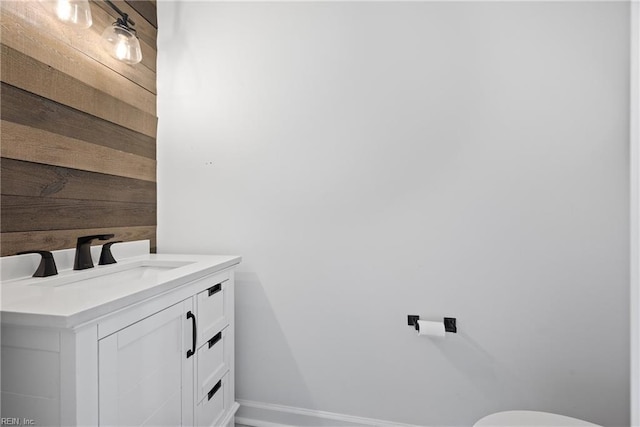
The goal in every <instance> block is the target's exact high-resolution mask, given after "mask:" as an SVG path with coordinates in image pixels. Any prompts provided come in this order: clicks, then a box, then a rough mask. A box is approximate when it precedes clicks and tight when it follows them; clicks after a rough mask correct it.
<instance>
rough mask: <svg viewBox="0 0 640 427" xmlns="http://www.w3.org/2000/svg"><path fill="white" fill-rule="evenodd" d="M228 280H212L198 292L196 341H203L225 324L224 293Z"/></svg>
mask: <svg viewBox="0 0 640 427" xmlns="http://www.w3.org/2000/svg"><path fill="white" fill-rule="evenodd" d="M228 283H229V281H228V280H225V281H221V282H217V283H216V282H214V283H213V284H212V285H211V286H210V287H209V288H207V289H205V290H204V291H202V292H200V293H198V298H197V305H198V306H197V309H196V310H197V313H198V333H199V336H198V342H199V343H204V342H205V341H206V340H208V339H210V338H211V337H212V336H213V335H215V334H216V333H217V332H218V331H220V330H221V329H222V328H224V327H225V326H226V325H227V323H228V322H227V319H226V316H225V315H226V311H227V307H226V306H225V300H226V298H225V294H226V288H227V284H228Z"/></svg>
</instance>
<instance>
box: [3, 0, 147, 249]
mask: <svg viewBox="0 0 640 427" xmlns="http://www.w3.org/2000/svg"><path fill="white" fill-rule="evenodd" d="M114 3H115V4H116V5H117V6H118V7H119V8H120V9H121V10H122V11H124V12H125V13H128V14H129V16H130V17H131V19H133V21H134V22H135V23H136V25H135V28H136V30H137V32H138V36H139V38H140V43H141V45H142V54H143V60H142V62H141V63H140V64H137V65H134V66H130V65H126V64H124V63H121V62H119V61H117V60H115V59H113V58H111V57H110V56H109V55H108V54H107V53H106V52H105V51H104V50H103V49H102V47H101V46H100V35H101V34H102V32H103V30H104V29H105V28H106V26H108V25H111V24H112V23H113V22H114V21H115V18H116V16H117V14H116V12H115V11H113V9H111V8H110V7H109V6H108V5H107V4H106V3H104V2H103V1H102V0H93V1H91V2H90V4H91V13H92V16H93V25H92V26H91V28H89V29H87V30H78V29H74V28H71V27H68V26H65V25H64V24H62V23H60V22H58V21H57V20H56V19H54V18H53V17H52V16H49V15H48V13H47V11H46V10H45V9H44V8H43V7H42V6H41V5H40V4H39V3H38V1H24V0H23V1H6V0H3V1H1V2H0V24H1V31H2V32H1V38H0V48H1V55H2V56H1V63H0V85H1V87H0V109H1V111H0V132H1V140H0V147H1V159H0V166H1V171H0V183H1V201H0V249H1V255H2V256H7V255H13V254H15V253H16V252H18V251H22V250H30V249H44V250H56V249H65V248H73V247H75V244H76V239H77V238H78V236H83V235H89V234H100V233H115V234H116V237H115V239H114V240H124V241H130V240H140V239H149V240H151V246H152V250H155V246H156V209H157V205H156V127H157V117H156V39H157V18H156V16H157V15H156V3H155V0H130V1H124V0H115V1H114ZM101 243H104V242H97V243H96V244H101Z"/></svg>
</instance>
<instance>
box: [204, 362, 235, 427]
mask: <svg viewBox="0 0 640 427" xmlns="http://www.w3.org/2000/svg"><path fill="white" fill-rule="evenodd" d="M228 380H229V375H228V374H227V375H225V376H224V377H222V378H221V379H220V380H218V381H217V382H216V383H215V384H214V385H213V387H212V388H211V389H210V390H209V391H208V392H207V395H206V396H205V397H204V399H202V401H201V402H200V403H199V404H198V406H197V408H196V424H197V425H198V426H214V425H217V424H216V422H217V421H218V420H220V419H221V417H223V416H224V414H225V413H226V412H227V410H228V409H229V407H230V405H231V399H230V396H227V394H228V393H227V391H228Z"/></svg>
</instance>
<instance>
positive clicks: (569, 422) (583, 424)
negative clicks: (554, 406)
mask: <svg viewBox="0 0 640 427" xmlns="http://www.w3.org/2000/svg"><path fill="white" fill-rule="evenodd" d="M508 426H511V427H516V426H537V427H574V426H576V427H577V426H580V427H588V426H591V427H594V426H595V427H601V426H598V425H597V424H593V423H590V422H587V421H583V420H579V419H577V418H571V417H566V416H564V415H557V414H550V413H548V412H538V411H505V412H496V413H495V414H491V415H487V416H486V417H484V418H481V419H480V420H478V421H477V422H476V423H475V424H474V425H473V427H508Z"/></svg>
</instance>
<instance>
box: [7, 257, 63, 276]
mask: <svg viewBox="0 0 640 427" xmlns="http://www.w3.org/2000/svg"><path fill="white" fill-rule="evenodd" d="M23 254H40V255H42V258H41V259H40V265H38V268H37V269H36V272H35V273H33V277H48V276H55V275H56V274H58V269H57V268H56V261H55V260H54V259H53V254H52V253H51V252H49V251H23V252H18V253H17V254H16V255H23Z"/></svg>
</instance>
